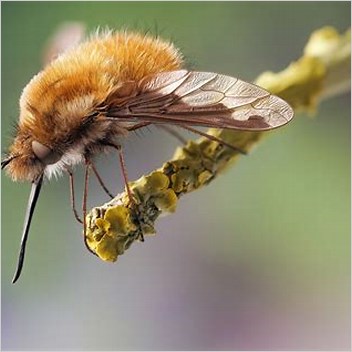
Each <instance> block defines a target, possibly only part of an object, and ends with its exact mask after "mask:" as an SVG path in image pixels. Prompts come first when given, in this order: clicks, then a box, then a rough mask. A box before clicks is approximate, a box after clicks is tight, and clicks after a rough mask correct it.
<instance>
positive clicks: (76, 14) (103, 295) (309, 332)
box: [1, 2, 350, 351]
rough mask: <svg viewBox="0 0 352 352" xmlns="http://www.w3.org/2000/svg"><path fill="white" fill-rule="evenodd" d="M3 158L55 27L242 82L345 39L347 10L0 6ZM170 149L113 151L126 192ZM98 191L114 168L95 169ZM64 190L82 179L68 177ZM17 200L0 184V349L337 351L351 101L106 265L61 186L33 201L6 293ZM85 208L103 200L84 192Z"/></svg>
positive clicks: (260, 152) (233, 174)
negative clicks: (147, 36) (19, 267)
mask: <svg viewBox="0 0 352 352" xmlns="http://www.w3.org/2000/svg"><path fill="white" fill-rule="evenodd" d="M1 9H2V47H1V49H2V69H1V77H2V80H1V83H2V95H1V98H2V115H1V116H2V132H1V134H2V150H4V149H5V148H6V146H7V145H8V143H9V141H10V139H11V132H12V125H13V123H14V121H15V120H17V116H18V98H19V96H20V94H21V90H22V88H23V87H24V86H25V84H26V83H27V82H28V81H29V79H30V78H31V77H32V76H33V75H34V74H35V73H36V72H38V71H39V70H40V67H41V63H40V60H41V55H42V50H43V48H44V46H45V44H46V43H47V40H48V38H49V36H50V35H51V34H52V33H53V32H54V31H55V29H56V28H57V26H58V25H59V24H61V23H62V22H64V21H82V22H84V23H85V24H86V25H87V26H88V28H89V30H93V29H94V28H96V27H97V26H103V27H104V26H110V27H112V28H117V29H120V28H126V27H127V28H131V29H139V30H142V31H145V30H151V32H154V33H155V30H157V31H158V33H160V35H161V36H162V37H164V38H171V39H172V40H174V41H175V43H176V45H178V46H179V47H180V48H181V49H182V51H183V53H184V54H185V55H186V57H187V59H188V62H189V63H191V66H192V67H194V68H197V69H198V70H204V71H217V72H221V73H226V74H229V75H233V76H238V77H240V78H242V79H244V80H248V81H251V80H254V79H255V78H256V77H257V76H258V75H259V74H260V73H261V72H262V71H264V70H273V71H278V70H281V69H283V68H284V67H285V66H286V65H287V64H289V62H290V61H292V60H294V59H295V58H298V57H299V56H300V54H301V52H302V49H303V46H304V44H305V43H306V41H307V39H308V37H309V34H310V33H311V32H312V31H313V30H315V29H317V28H320V27H322V26H325V25H333V26H335V27H336V28H337V29H338V30H339V31H344V30H346V29H347V28H348V27H349V26H350V3H349V2H177V3H176V2H175V3H174V2H169V3H166V2H158V3H156V2H155V3H154V2H130V3H124V2H50V3H49V2H47V3H45V2H22V3H21V2H6V3H2V4H1ZM176 145H177V143H176V141H175V140H174V139H172V138H170V137H169V136H168V135H165V134H163V133H162V132H159V131H157V130H155V129H152V130H151V131H146V132H145V133H144V135H143V136H141V137H137V136H132V137H131V138H130V139H129V140H128V141H126V143H125V148H126V157H127V168H128V172H129V176H130V179H131V180H133V179H135V178H137V177H139V176H140V175H142V174H143V173H146V172H148V171H150V170H152V169H153V168H155V167H157V166H159V165H161V163H162V162H163V161H165V160H167V159H168V158H169V157H170V156H171V155H172V153H173V150H174V149H175V147H176ZM98 165H99V168H100V169H101V170H103V173H102V174H103V176H104V178H105V179H106V180H107V183H108V185H109V186H110V188H112V189H114V190H115V189H121V188H122V182H121V180H120V173H119V167H118V161H117V159H116V157H114V156H111V158H109V157H104V158H102V159H101V160H100V161H99V162H98ZM76 181H77V191H81V190H82V186H81V184H82V171H81V170H78V171H77V176H76ZM29 189H30V185H28V184H14V183H12V182H11V181H10V180H9V179H8V178H7V177H2V197H1V200H2V262H1V263H2V348H3V349H5V350H37V351H38V350H86V351H87V350H258V349H259V350H311V349H317V350H341V349H349V343H350V334H349V331H350V95H349V94H345V95H344V96H339V97H336V98H334V99H331V100H329V101H325V102H323V103H322V104H321V106H320V107H319V109H318V112H317V114H316V116H315V118H314V119H312V118H309V117H308V116H306V115H305V114H298V115H297V118H296V119H295V121H294V122H292V123H291V124H290V125H288V126H287V127H285V128H283V129H280V130H278V131H277V132H274V133H272V135H271V136H270V138H267V139H266V140H265V141H264V142H263V143H261V144H260V145H259V146H258V148H257V149H255V150H254V151H253V153H252V154H251V155H250V156H249V157H246V158H243V159H242V160H241V161H240V162H239V163H238V164H237V165H236V167H234V168H232V169H229V170H228V171H227V173H225V174H224V175H223V176H222V177H220V178H219V179H218V180H217V181H216V182H214V183H212V184H211V185H210V186H209V187H207V188H204V189H203V190H201V191H199V192H196V193H194V194H192V195H188V196H186V197H184V198H183V199H182V200H181V202H180V203H179V207H178V210H177V212H176V213H175V214H174V215H172V216H169V217H166V218H164V219H162V220H160V221H159V222H158V224H157V229H158V234H157V236H155V237H152V238H147V241H146V242H145V243H144V244H140V243H136V244H134V245H133V246H132V248H131V249H130V250H129V251H128V252H127V253H126V254H125V255H124V256H123V257H121V259H120V260H119V261H118V262H117V263H115V264H107V263H103V262H100V261H99V260H98V259H97V258H96V257H94V256H92V255H91V254H90V253H88V252H87V250H86V248H85V246H84V244H83V242H82V238H81V231H82V229H81V227H80V226H79V225H78V224H77V223H76V222H75V220H74V218H73V216H72V213H71V210H70V207H69V197H68V181H67V178H66V177H63V178H61V179H60V180H58V181H55V180H53V181H52V182H50V183H48V184H46V185H45V186H44V190H43V192H42V195H41V198H40V200H39V204H38V208H37V211H36V214H35V217H34V221H33V224H32V229H31V236H30V239H29V244H28V248H27V250H28V252H27V258H26V263H25V268H24V272H23V275H22V277H21V279H20V281H19V282H18V283H17V284H16V285H12V284H11V278H12V275H13V272H14V269H15V264H16V260H17V253H18V246H19V241H20V235H21V231H22V224H23V218H24V212H25V208H26V203H27V197H28V194H29ZM89 197H90V198H89V202H90V205H92V206H93V205H97V204H100V203H102V202H104V201H105V200H106V198H105V197H104V195H103V194H102V192H101V191H100V188H98V187H96V184H92V187H91V189H90V195H89Z"/></svg>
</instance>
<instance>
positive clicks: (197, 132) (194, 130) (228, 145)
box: [178, 125, 247, 155]
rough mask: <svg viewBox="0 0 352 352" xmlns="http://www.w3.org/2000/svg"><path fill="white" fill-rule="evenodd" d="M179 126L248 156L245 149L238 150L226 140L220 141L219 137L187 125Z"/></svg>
mask: <svg viewBox="0 0 352 352" xmlns="http://www.w3.org/2000/svg"><path fill="white" fill-rule="evenodd" d="M178 126H180V127H181V128H183V129H185V130H188V131H190V132H193V133H196V134H199V135H201V136H203V137H205V138H208V139H210V140H211V141H214V142H217V143H219V144H222V145H224V146H226V147H228V148H230V149H232V150H235V151H236V152H238V153H240V154H243V155H246V154H247V152H246V151H244V150H243V149H241V148H238V147H236V146H234V145H232V144H229V143H227V142H225V141H224V140H222V139H220V138H217V137H215V136H212V135H211V134H208V133H205V132H203V131H199V130H197V129H195V128H193V127H189V126H185V125H178Z"/></svg>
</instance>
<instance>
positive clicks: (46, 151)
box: [32, 141, 61, 165]
mask: <svg viewBox="0 0 352 352" xmlns="http://www.w3.org/2000/svg"><path fill="white" fill-rule="evenodd" d="M32 150H33V153H34V155H35V156H36V157H37V158H38V159H39V160H40V161H41V162H42V163H43V164H44V165H51V164H55V163H56V162H58V161H59V160H60V159H61V155H60V154H59V153H56V152H55V151H54V150H52V149H50V148H48V147H47V146H45V145H43V144H41V143H39V142H37V141H33V142H32Z"/></svg>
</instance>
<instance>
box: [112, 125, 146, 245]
mask: <svg viewBox="0 0 352 352" xmlns="http://www.w3.org/2000/svg"><path fill="white" fill-rule="evenodd" d="M140 125H142V124H140ZM147 125H149V123H148V124H145V123H143V126H140V127H144V126H147ZM140 127H138V128H140ZM106 145H107V146H109V147H112V148H114V149H116V150H117V151H118V153H119V161H120V167H121V173H122V177H123V180H124V182H125V187H126V191H127V195H128V198H129V201H130V203H131V204H132V205H134V208H137V205H136V202H135V200H134V198H133V194H132V190H131V188H130V186H129V184H128V176H127V169H126V163H125V158H124V155H123V151H122V148H121V146H120V145H116V144H113V143H106ZM136 218H137V221H138V223H139V228H140V229H141V230H140V232H139V240H140V241H141V242H144V236H143V231H142V226H141V224H140V221H139V218H138V216H137V217H136Z"/></svg>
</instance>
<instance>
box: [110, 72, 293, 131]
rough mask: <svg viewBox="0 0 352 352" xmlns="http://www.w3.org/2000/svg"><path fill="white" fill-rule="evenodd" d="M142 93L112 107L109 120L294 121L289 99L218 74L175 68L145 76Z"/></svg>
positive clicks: (247, 124) (231, 124)
mask: <svg viewBox="0 0 352 352" xmlns="http://www.w3.org/2000/svg"><path fill="white" fill-rule="evenodd" d="M137 89H138V92H137V94H136V95H135V96H134V97H133V98H131V99H128V100H126V102H125V103H124V104H123V105H120V106H112V107H111V108H110V109H109V111H108V112H107V117H109V118H119V119H122V120H125V121H126V120H129V121H131V120H136V121H145V122H150V123H155V124H160V123H164V124H165V123H169V124H181V125H182V124H183V125H194V126H207V127H214V128H229V129H235V130H236V129H237V130H250V131H265V130H271V129H274V128H278V127H281V126H283V125H285V124H286V123H288V122H289V121H291V120H292V118H293V116H294V112H293V109H292V108H291V107H290V105H289V104H287V103H286V102H285V101H284V100H283V99H281V98H279V97H277V96H275V95H272V94H270V93H269V92H267V91H266V90H265V89H263V88H261V87H259V86H256V85H255V84H252V83H247V82H245V81H242V80H240V79H238V78H234V77H230V76H225V75H222V74H217V73H212V72H196V71H186V70H179V71H171V72H162V73H159V74H157V75H153V76H151V77H146V78H144V79H143V80H142V81H141V82H140V83H139V84H138V88H137Z"/></svg>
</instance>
